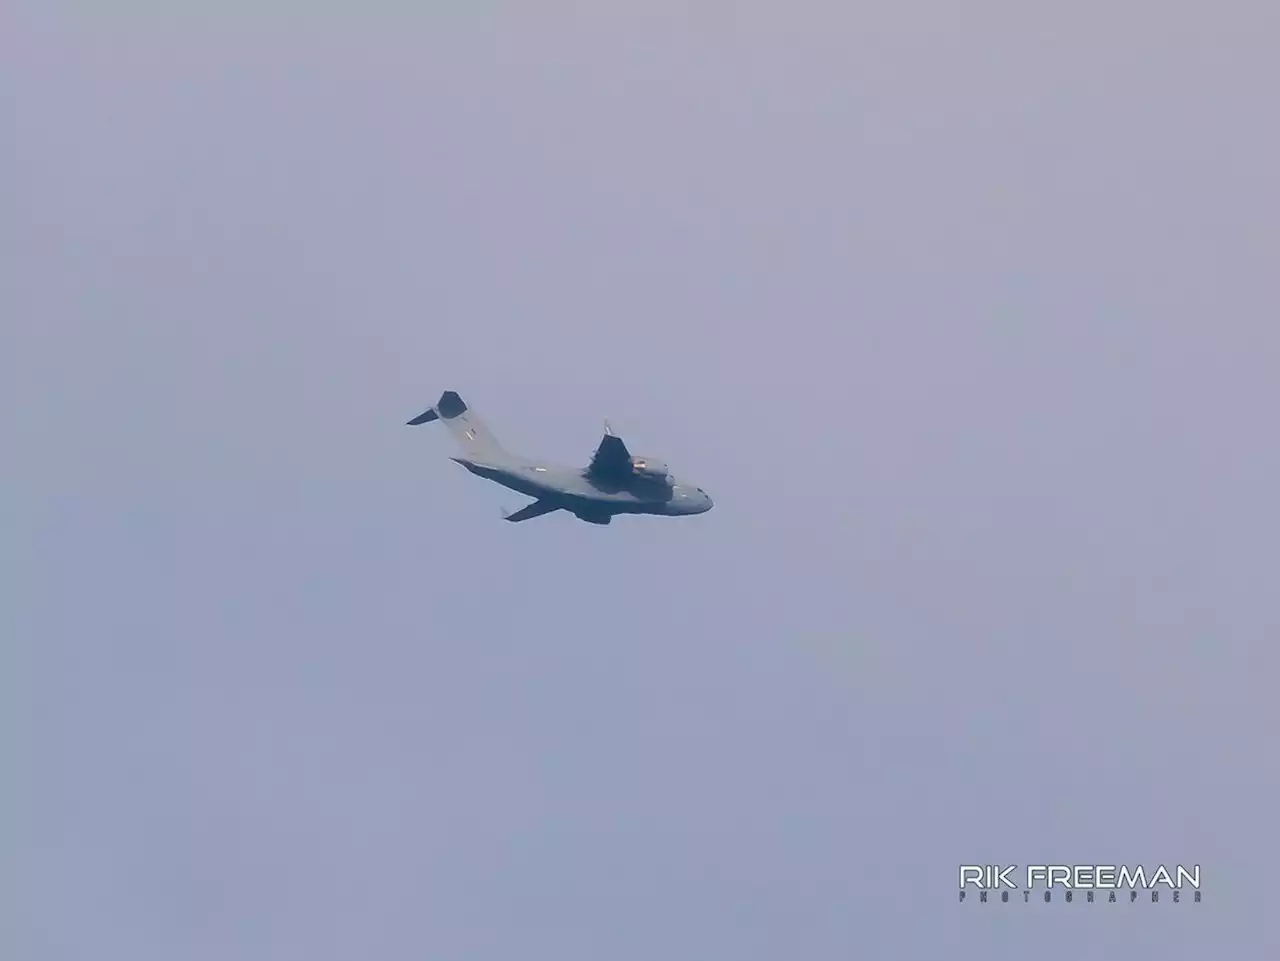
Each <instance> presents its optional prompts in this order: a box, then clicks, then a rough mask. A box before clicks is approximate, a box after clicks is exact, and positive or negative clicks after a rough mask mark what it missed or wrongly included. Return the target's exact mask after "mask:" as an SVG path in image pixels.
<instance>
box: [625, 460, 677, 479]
mask: <svg viewBox="0 0 1280 961" xmlns="http://www.w3.org/2000/svg"><path fill="white" fill-rule="evenodd" d="M631 469H632V470H633V471H635V472H636V473H637V474H638V475H640V476H641V477H648V478H650V479H652V480H664V479H665V478H666V477H668V476H669V474H670V471H668V470H667V465H666V464H664V463H663V462H662V461H660V460H657V459H655V458H653V457H633V458H631Z"/></svg>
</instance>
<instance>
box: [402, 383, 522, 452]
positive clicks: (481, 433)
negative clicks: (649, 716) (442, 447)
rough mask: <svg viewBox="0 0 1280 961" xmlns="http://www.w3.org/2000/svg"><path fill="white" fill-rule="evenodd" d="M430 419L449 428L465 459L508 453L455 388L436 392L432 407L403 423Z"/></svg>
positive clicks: (412, 424) (415, 422) (425, 421)
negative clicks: (438, 395)
mask: <svg viewBox="0 0 1280 961" xmlns="http://www.w3.org/2000/svg"><path fill="white" fill-rule="evenodd" d="M433 420H438V421H441V422H442V423H443V424H444V425H445V426H446V427H447V428H449V433H451V434H452V435H453V437H454V440H456V441H457V442H458V445H459V446H460V447H462V449H463V451H464V452H465V453H466V455H467V459H468V460H469V461H472V462H479V463H482V464H495V463H498V462H500V461H502V460H503V459H504V458H507V457H508V456H509V455H508V454H507V453H506V452H505V451H504V450H503V449H502V445H501V444H499V443H498V440H497V438H495V437H494V436H493V434H491V433H490V432H489V428H488V427H486V426H485V424H484V422H483V421H482V420H480V418H479V417H478V416H476V412H475V411H473V410H472V409H471V408H469V407H468V406H467V404H466V402H465V401H464V400H463V399H462V398H461V397H459V396H458V392H457V391H455V390H446V391H445V392H444V393H443V394H441V395H440V399H439V400H438V401H436V403H435V406H434V407H430V408H428V409H427V410H425V411H423V412H422V413H421V414H419V415H418V416H417V417H415V418H414V419H413V420H411V421H407V422H406V423H407V424H408V425H409V426H410V427H416V426H417V425H418V424H429V423H431V422H432V421H433Z"/></svg>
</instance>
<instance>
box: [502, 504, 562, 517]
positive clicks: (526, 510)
mask: <svg viewBox="0 0 1280 961" xmlns="http://www.w3.org/2000/svg"><path fill="white" fill-rule="evenodd" d="M559 509H560V505H559V504H557V503H556V502H555V501H547V500H540V501H534V502H533V503H532V504H526V505H525V506H524V507H522V508H520V509H519V510H518V511H516V512H515V513H513V514H507V515H505V517H506V519H507V520H509V521H511V522H513V523H518V522H520V521H527V520H529V519H530V518H533V517H541V516H542V515H543V514H550V513H551V512H552V511H558V510H559Z"/></svg>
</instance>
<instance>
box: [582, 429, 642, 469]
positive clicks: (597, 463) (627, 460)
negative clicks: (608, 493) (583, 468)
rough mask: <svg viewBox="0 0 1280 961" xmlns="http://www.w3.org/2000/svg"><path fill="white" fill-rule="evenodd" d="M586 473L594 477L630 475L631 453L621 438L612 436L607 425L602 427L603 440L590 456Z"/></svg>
mask: <svg viewBox="0 0 1280 961" xmlns="http://www.w3.org/2000/svg"><path fill="white" fill-rule="evenodd" d="M587 472H588V473H590V474H592V475H594V476H596V477H617V478H622V477H628V476H630V474H631V452H630V451H629V450H627V445H626V444H624V443H623V442H622V438H621V437H617V436H615V435H614V433H613V431H612V430H610V428H609V425H608V424H607V423H606V424H605V425H604V438H603V439H602V440H601V441H600V446H599V447H597V448H596V452H595V453H594V454H593V455H592V456H591V465H590V466H589V467H588V468H587Z"/></svg>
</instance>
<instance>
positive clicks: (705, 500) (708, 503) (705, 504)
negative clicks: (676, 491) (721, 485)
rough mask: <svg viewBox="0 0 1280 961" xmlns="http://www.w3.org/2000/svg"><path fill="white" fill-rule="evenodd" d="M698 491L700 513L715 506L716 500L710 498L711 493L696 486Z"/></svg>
mask: <svg viewBox="0 0 1280 961" xmlns="http://www.w3.org/2000/svg"><path fill="white" fill-rule="evenodd" d="M698 493H699V494H701V495H702V513H706V512H707V511H709V510H711V508H713V507H715V506H716V502H715V501H713V500H712V499H711V495H710V494H708V493H707V492H706V491H704V490H703V489H702V488H701V487H699V488H698Z"/></svg>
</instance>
